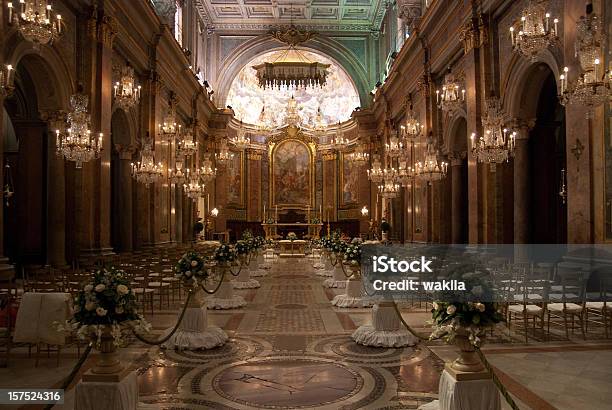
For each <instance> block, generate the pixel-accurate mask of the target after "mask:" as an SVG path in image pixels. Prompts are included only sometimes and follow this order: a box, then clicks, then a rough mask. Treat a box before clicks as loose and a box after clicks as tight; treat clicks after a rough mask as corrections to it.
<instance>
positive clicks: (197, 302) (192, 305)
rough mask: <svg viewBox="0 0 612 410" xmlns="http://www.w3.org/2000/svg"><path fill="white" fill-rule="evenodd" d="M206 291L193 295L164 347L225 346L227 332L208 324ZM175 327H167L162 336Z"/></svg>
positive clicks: (199, 348)
mask: <svg viewBox="0 0 612 410" xmlns="http://www.w3.org/2000/svg"><path fill="white" fill-rule="evenodd" d="M203 294H204V292H203V291H202V290H201V289H199V288H198V290H197V291H196V292H195V293H194V294H193V295H192V297H191V300H190V301H189V304H188V305H187V308H186V309H185V315H184V316H183V320H182V321H181V323H180V325H179V328H178V329H177V331H176V332H175V333H174V334H173V335H172V336H171V337H170V339H168V340H167V341H166V342H164V343H163V344H162V345H161V347H162V348H163V349H175V350H179V351H180V350H204V349H212V348H214V347H217V346H223V345H224V344H225V342H227V340H228V337H227V334H226V333H225V332H224V331H223V329H221V328H219V327H217V326H209V325H208V314H207V310H206V301H205V300H204V295H203ZM172 329H173V327H171V328H169V329H167V330H166V331H165V332H164V334H163V335H162V337H166V336H167V335H168V334H169V333H170V332H171V331H172Z"/></svg>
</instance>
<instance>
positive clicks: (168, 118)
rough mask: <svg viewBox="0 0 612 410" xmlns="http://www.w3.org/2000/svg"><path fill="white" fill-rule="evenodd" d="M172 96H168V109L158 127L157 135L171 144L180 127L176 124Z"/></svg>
mask: <svg viewBox="0 0 612 410" xmlns="http://www.w3.org/2000/svg"><path fill="white" fill-rule="evenodd" d="M175 104H176V102H175V100H174V97H173V95H171V96H170V101H169V103H168V109H167V110H166V114H165V115H164V120H163V122H162V123H161V124H159V126H158V135H159V136H160V137H161V138H162V139H164V140H165V141H167V142H172V141H174V139H175V138H176V136H177V133H178V131H179V129H180V126H178V125H177V123H176V108H175Z"/></svg>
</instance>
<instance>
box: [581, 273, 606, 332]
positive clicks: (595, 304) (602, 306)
mask: <svg viewBox="0 0 612 410" xmlns="http://www.w3.org/2000/svg"><path fill="white" fill-rule="evenodd" d="M598 273H599V275H600V277H599V298H597V299H598V300H595V301H587V302H586V303H585V308H586V312H585V321H586V324H585V328H586V331H587V333H588V326H589V322H591V323H595V324H600V325H603V328H604V334H605V337H606V339H607V338H608V337H609V334H610V330H611V329H610V328H612V267H606V268H604V269H599V270H598ZM589 314H592V315H594V316H595V317H594V318H592V319H590V318H589Z"/></svg>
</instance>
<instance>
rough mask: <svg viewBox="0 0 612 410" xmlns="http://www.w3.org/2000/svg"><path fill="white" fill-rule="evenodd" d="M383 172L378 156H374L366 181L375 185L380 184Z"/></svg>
mask: <svg viewBox="0 0 612 410" xmlns="http://www.w3.org/2000/svg"><path fill="white" fill-rule="evenodd" d="M383 176H384V171H383V169H382V164H381V162H380V158H379V156H378V155H375V156H374V160H373V161H372V167H371V168H370V169H368V179H369V180H370V181H372V182H373V183H375V184H378V183H380V182H382V180H383Z"/></svg>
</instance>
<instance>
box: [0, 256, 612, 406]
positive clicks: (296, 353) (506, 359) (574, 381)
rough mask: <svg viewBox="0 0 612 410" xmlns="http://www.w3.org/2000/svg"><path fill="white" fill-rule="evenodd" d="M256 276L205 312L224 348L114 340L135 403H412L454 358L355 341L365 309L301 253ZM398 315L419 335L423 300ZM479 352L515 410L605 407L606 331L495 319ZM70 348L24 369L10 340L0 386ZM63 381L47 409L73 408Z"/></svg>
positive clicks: (609, 369) (421, 348) (43, 368)
mask: <svg viewBox="0 0 612 410" xmlns="http://www.w3.org/2000/svg"><path fill="white" fill-rule="evenodd" d="M257 279H258V280H259V281H260V283H261V288H259V289H250V290H241V291H237V293H238V294H240V295H242V296H244V297H245V299H246V300H247V301H248V305H247V306H246V307H244V308H241V309H235V310H225V311H211V312H210V313H209V321H210V322H211V323H212V324H214V325H217V326H220V327H222V328H223V329H225V331H226V332H227V333H228V335H229V336H230V341H229V343H227V344H226V345H225V346H223V347H220V348H216V349H212V350H208V351H200V352H189V351H183V352H177V351H165V350H161V349H160V348H158V347H156V346H153V347H151V346H146V345H143V344H141V343H136V342H135V343H133V344H131V345H130V346H129V347H128V348H125V349H122V356H123V361H124V362H125V363H130V366H131V367H132V368H133V369H134V370H135V371H136V372H137V373H138V381H139V389H140V402H141V405H142V408H147V409H149V408H151V409H254V408H264V409H281V408H287V409H288V408H316V409H347V410H348V409H416V408H418V407H419V406H420V405H422V404H425V403H428V402H430V401H432V400H434V399H436V398H437V393H438V391H437V390H438V381H439V377H440V374H441V372H442V369H443V366H444V362H445V361H448V360H452V359H453V358H454V357H455V355H456V353H455V351H454V349H453V348H452V347H449V346H446V345H444V344H442V343H440V342H428V343H422V344H419V345H417V346H415V347H408V348H403V349H387V348H370V347H364V346H359V345H356V344H355V343H354V342H353V341H352V339H351V338H350V334H351V333H352V332H353V331H354V330H355V329H356V328H357V327H358V326H359V325H361V324H364V323H368V322H369V321H370V310H369V309H340V308H334V307H332V305H331V303H330V300H331V299H332V298H333V297H334V296H335V295H336V294H337V293H339V292H342V290H336V289H325V288H323V287H322V286H321V283H322V281H323V278H321V277H319V276H316V275H315V274H314V269H313V268H312V267H311V266H310V264H309V263H308V262H306V260H295V259H288V260H282V259H281V260H279V261H278V262H276V263H275V264H274V265H273V267H272V269H271V270H270V271H269V273H268V275H267V276H266V277H263V278H257ZM179 309H180V304H179V303H178V302H177V303H175V304H174V305H173V306H171V307H170V308H168V309H166V310H162V311H156V314H155V315H154V316H153V317H151V318H150V320H151V321H152V323H153V325H154V332H155V333H156V334H159V333H161V332H162V331H163V330H164V329H166V328H168V327H171V326H173V325H174V323H175V321H176V316H177V312H178V311H179ZM403 316H404V318H405V320H406V321H407V322H408V323H410V324H411V326H413V327H414V328H415V329H416V330H418V331H419V332H421V333H423V334H426V333H427V331H428V326H427V324H426V321H427V319H428V318H429V313H428V312H427V311H426V310H425V307H424V306H423V307H422V308H420V307H418V306H414V307H407V308H406V309H404V310H403ZM483 350H484V352H485V354H486V355H487V357H488V358H489V361H490V362H491V363H492V364H493V366H494V367H495V370H496V373H497V374H498V376H499V378H500V379H501V380H502V381H503V383H504V385H506V386H507V388H508V390H509V391H510V393H511V394H512V395H513V397H514V398H515V400H516V401H517V404H518V405H519V407H520V408H521V409H545V410H548V409H568V410H569V409H589V410H597V409H609V408H610V403H611V402H612V340H609V339H608V340H605V339H603V338H594V339H589V340H587V341H582V339H580V338H578V337H577V338H576V340H574V338H571V339H570V340H569V341H568V340H562V339H561V338H559V340H556V339H555V338H553V341H548V342H538V341H536V342H531V343H530V344H528V345H526V344H525V343H524V339H523V338H522V337H521V336H520V335H517V334H514V333H513V332H508V330H507V329H505V328H503V327H501V328H500V329H499V330H498V331H497V332H496V333H495V334H494V335H493V336H491V337H490V338H489V343H488V344H487V345H486V347H485V348H484V349H483ZM76 356H77V355H76V349H74V348H73V347H68V348H66V349H64V350H63V351H62V352H61V354H60V361H59V362H60V365H59V366H58V365H57V364H56V359H55V356H54V355H53V354H52V355H51V356H50V357H49V358H46V357H45V356H43V358H42V359H41V362H40V364H39V367H37V368H35V367H34V361H33V359H32V358H28V355H27V348H25V347H19V348H17V349H16V350H15V352H14V354H13V356H12V361H11V363H9V367H7V368H1V369H0V388H8V387H54V386H58V385H59V384H60V383H61V380H62V378H63V377H65V375H66V374H67V373H68V372H69V371H70V370H71V368H72V366H73V365H74V363H75V362H76V359H77V358H76ZM93 360H95V356H92V357H90V358H89V359H88V360H87V362H86V363H85V365H84V366H83V369H82V371H84V370H87V369H88V368H90V367H91V366H92V364H93ZM73 387H74V384H73V386H71V387H70V389H69V390H68V392H67V395H66V403H65V404H64V405H58V406H56V407H55V408H57V409H71V408H73V403H74V388H73ZM3 408H4V407H3ZM6 408H9V407H6ZM24 408H25V407H24ZM31 408H34V407H31ZM503 408H509V407H507V405H505V404H503Z"/></svg>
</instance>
